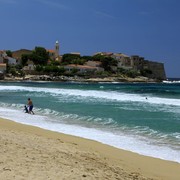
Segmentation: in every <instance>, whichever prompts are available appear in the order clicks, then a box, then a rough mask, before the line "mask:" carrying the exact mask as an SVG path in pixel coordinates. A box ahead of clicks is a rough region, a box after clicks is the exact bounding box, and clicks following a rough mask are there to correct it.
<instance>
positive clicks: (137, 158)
mask: <svg viewBox="0 0 180 180" xmlns="http://www.w3.org/2000/svg"><path fill="white" fill-rule="evenodd" d="M0 179H2V180H12V179H17V180H22V179H25V180H61V179H65V180H66V179H67V180H71V179H77V180H81V179H83V180H87V179H88V180H89V179H92V180H94V179H100V180H101V179H102V180H104V179H110V180H114V179H122V180H126V179H134V180H136V179H143V180H145V179H159V180H180V164H179V163H175V162H169V161H163V160H160V159H155V158H150V157H145V156H141V155H138V154H136V153H132V152H128V151H124V150H120V149H116V148H113V147H110V146H108V145H104V144H101V143H98V142H95V141H91V140H87V139H83V138H78V137H74V136H70V135H64V134H61V133H56V132H51V131H47V130H43V129H40V128H37V127H32V126H27V125H22V124H18V123H14V122H12V121H9V120H3V119H0Z"/></svg>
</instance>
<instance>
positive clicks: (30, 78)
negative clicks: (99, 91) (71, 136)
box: [1, 75, 163, 83]
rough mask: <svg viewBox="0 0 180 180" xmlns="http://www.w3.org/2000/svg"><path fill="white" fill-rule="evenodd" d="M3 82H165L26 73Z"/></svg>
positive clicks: (5, 79)
mask: <svg viewBox="0 0 180 180" xmlns="http://www.w3.org/2000/svg"><path fill="white" fill-rule="evenodd" d="M1 81H2V82H11V81H12V82H15V81H50V82H51V81H52V82H92V83H93V82H94V83H96V82H119V83H120V82H125V83H128V82H130V83H131V82H137V83H138V82H139V83H141V82H142V83H151V82H152V83H159V82H163V81H160V80H156V79H149V78H147V77H143V76H139V77H136V78H130V77H114V76H110V77H102V78H101V77H93V78H82V77H78V76H74V77H68V76H50V75H26V76H25V77H5V78H4V79H3V80H1Z"/></svg>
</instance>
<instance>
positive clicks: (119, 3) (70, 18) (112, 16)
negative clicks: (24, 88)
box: [0, 0, 180, 77]
mask: <svg viewBox="0 0 180 180" xmlns="http://www.w3.org/2000/svg"><path fill="white" fill-rule="evenodd" d="M0 23H1V25H0V50H3V49H5V50H12V51H14V50H19V49H21V48H26V49H31V50H32V49H34V47H35V46H42V47H45V48H47V49H53V48H54V44H55V41H56V40H58V41H59V42H60V54H64V53H69V52H80V53H81V55H93V54H94V53H95V52H99V51H103V52H105V51H106V52H116V53H118V52H119V53H124V54H127V55H129V56H130V55H140V56H143V57H145V59H147V60H152V61H158V62H163V63H164V64H165V70H166V74H167V76H168V77H180V0H0Z"/></svg>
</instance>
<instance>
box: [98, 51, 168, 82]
mask: <svg viewBox="0 0 180 180" xmlns="http://www.w3.org/2000/svg"><path fill="white" fill-rule="evenodd" d="M97 54H100V55H104V56H110V57H112V58H114V59H116V60H117V63H118V64H117V67H116V68H115V69H117V68H123V69H132V70H136V71H139V72H141V71H145V72H149V74H146V75H147V76H148V77H149V78H156V79H160V80H163V79H166V73H165V69H164V64H163V63H160V62H154V61H149V60H145V58H144V57H140V56H138V55H132V56H128V55H126V54H123V53H108V52H98V53H95V55H97Z"/></svg>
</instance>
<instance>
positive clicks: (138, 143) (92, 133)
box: [0, 107, 180, 163]
mask: <svg viewBox="0 0 180 180" xmlns="http://www.w3.org/2000/svg"><path fill="white" fill-rule="evenodd" d="M47 112H48V111H47ZM0 117H2V118H7V119H10V120H13V121H16V122H19V123H23V124H28V125H33V126H37V127H41V128H44V129H49V130H52V131H57V132H62V133H66V134H71V135H75V136H79V137H84V138H87V139H92V140H96V141H98V142H101V143H104V144H108V145H111V146H114V147H117V148H121V149H125V150H129V151H133V152H136V153H139V154H142V155H147V156H151V157H156V158H160V159H165V160H170V161H176V162H179V163H180V156H179V154H180V152H179V151H178V150H174V149H172V148H171V147H168V146H163V145H160V146H159V145H157V144H153V143H152V142H151V140H150V139H146V138H144V139H143V138H139V136H138V135H136V136H131V135H128V134H124V133H119V134H114V133H111V132H105V131H102V130H98V129H95V128H87V127H81V126H78V125H68V124H62V123H58V122H56V121H53V120H52V119H51V117H50V116H48V115H40V114H39V115H29V114H26V113H24V112H22V111H19V110H15V109H12V108H8V107H7V108H2V107H1V108H0ZM51 120H52V121H51Z"/></svg>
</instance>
